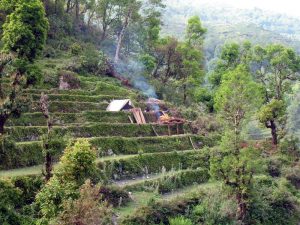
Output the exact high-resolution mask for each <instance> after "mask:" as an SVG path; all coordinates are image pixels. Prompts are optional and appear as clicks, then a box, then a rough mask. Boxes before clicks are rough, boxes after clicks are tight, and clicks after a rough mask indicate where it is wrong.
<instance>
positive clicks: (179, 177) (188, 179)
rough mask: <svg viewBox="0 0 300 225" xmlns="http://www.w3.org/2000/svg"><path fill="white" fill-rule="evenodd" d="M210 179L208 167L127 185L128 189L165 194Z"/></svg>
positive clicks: (126, 188)
mask: <svg viewBox="0 0 300 225" xmlns="http://www.w3.org/2000/svg"><path fill="white" fill-rule="evenodd" d="M208 180H209V173H208V170H207V169H195V170H183V171H179V172H173V173H171V174H168V175H165V176H163V177H161V178H159V179H153V180H145V181H143V182H139V183H135V184H132V185H127V186H125V190H127V191H151V192H152V191H155V190H156V191H158V193H161V194H164V193H168V192H171V191H173V190H176V189H179V188H183V187H186V186H190V185H193V184H201V183H205V182H207V181H208Z"/></svg>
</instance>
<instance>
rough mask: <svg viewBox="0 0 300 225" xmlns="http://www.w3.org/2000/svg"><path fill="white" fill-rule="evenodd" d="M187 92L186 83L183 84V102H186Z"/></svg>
mask: <svg viewBox="0 0 300 225" xmlns="http://www.w3.org/2000/svg"><path fill="white" fill-rule="evenodd" d="M186 99H187V94H186V84H184V85H183V104H184V105H185V104H186Z"/></svg>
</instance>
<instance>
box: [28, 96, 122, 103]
mask: <svg viewBox="0 0 300 225" xmlns="http://www.w3.org/2000/svg"><path fill="white" fill-rule="evenodd" d="M28 96H30V97H32V99H33V101H39V99H40V97H41V95H40V94H31V95H30V94H29V95H28ZM48 97H49V101H75V102H94V103H99V102H103V101H110V100H113V99H120V98H123V97H122V96H119V95H93V96H89V95H71V94H48Z"/></svg>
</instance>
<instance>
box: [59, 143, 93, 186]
mask: <svg viewBox="0 0 300 225" xmlns="http://www.w3.org/2000/svg"><path fill="white" fill-rule="evenodd" d="M95 161H96V153H95V151H94V150H92V149H91V145H90V144H89V143H88V141H86V140H80V141H77V142H75V144H74V146H68V147H67V148H66V149H65V151H64V154H63V156H62V157H61V159H60V167H59V171H58V174H57V176H58V177H60V178H61V179H63V180H72V181H75V182H76V183H77V184H83V183H84V181H85V180H86V178H88V177H93V176H95V175H96V171H97V167H96V163H95ZM94 178H95V177H94Z"/></svg>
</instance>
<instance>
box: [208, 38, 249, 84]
mask: <svg viewBox="0 0 300 225" xmlns="http://www.w3.org/2000/svg"><path fill="white" fill-rule="evenodd" d="M251 58H252V48H251V43H250V42H248V41H246V42H244V43H243V44H242V45H239V44H237V43H229V44H225V45H224V46H223V48H222V50H221V53H220V56H219V59H218V61H217V62H216V65H215V67H214V70H213V72H212V73H211V74H210V76H209V81H210V83H211V85H212V87H213V89H217V88H218V87H219V86H220V84H221V80H222V76H223V74H225V73H226V72H227V71H230V70H233V69H235V68H236V67H237V66H238V65H240V64H243V65H249V63H250V60H251Z"/></svg>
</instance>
